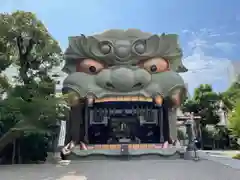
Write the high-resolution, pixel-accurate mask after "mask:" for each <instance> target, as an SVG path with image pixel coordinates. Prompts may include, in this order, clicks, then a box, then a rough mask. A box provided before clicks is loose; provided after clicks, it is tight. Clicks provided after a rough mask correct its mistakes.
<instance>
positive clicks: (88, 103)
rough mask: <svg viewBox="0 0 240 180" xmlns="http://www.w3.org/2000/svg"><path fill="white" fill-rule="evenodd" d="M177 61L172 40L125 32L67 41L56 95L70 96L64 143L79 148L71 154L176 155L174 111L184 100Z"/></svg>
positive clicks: (175, 42) (177, 50)
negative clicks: (59, 91) (63, 75)
mask: <svg viewBox="0 0 240 180" xmlns="http://www.w3.org/2000/svg"><path fill="white" fill-rule="evenodd" d="M181 59H182V50H181V48H180V47H179V44H178V36H177V35H176V34H164V33H163V34H161V35H157V34H151V33H146V32H142V31H140V30H137V29H128V30H126V31H124V30H108V31H105V32H103V33H101V34H95V35H92V36H84V35H81V36H73V37H69V46H68V48H67V50H66V52H65V60H66V64H65V66H64V68H63V71H64V72H66V73H67V74H68V76H67V77H66V79H65V80H64V82H63V89H62V92H63V93H64V94H70V95H71V96H70V97H71V98H70V99H69V102H71V103H70V104H71V106H72V107H71V113H70V118H69V120H68V121H67V134H66V141H65V142H66V144H67V143H69V142H72V143H73V144H74V145H77V144H79V145H81V147H82V145H84V148H85V149H84V150H85V151H81V150H80V148H77V149H76V148H75V149H74V150H73V151H72V152H73V153H75V155H83V154H84V153H85V155H86V154H92V153H93V154H94V153H103V154H114V153H115V154H118V153H120V154H121V152H120V151H118V149H119V147H122V146H123V147H125V146H124V145H126V144H128V146H127V151H128V153H130V154H131V153H132V154H134V153H135V154H136V153H144V152H149V151H151V152H156V153H158V154H161V155H165V154H166V155H170V154H174V153H176V151H177V148H175V146H174V145H175V142H176V140H177V127H176V109H177V108H178V107H179V106H180V104H181V103H182V102H183V99H184V97H185V96H186V87H185V83H184V81H183V79H182V77H181V76H180V75H179V73H180V72H186V71H187V69H186V68H185V67H184V65H183V64H182V60H181ZM169 144H170V145H169ZM159 147H164V148H160V149H159ZM86 149H88V151H86ZM93 149H94V150H93ZM139 149H142V150H141V151H137V150H139ZM143 149H145V150H143ZM123 151H125V150H124V149H123Z"/></svg>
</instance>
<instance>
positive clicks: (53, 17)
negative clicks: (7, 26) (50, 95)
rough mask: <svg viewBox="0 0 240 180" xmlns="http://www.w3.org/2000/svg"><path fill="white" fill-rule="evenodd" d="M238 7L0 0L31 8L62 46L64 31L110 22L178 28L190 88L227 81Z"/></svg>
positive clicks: (239, 30)
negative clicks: (187, 69)
mask: <svg viewBox="0 0 240 180" xmlns="http://www.w3.org/2000/svg"><path fill="white" fill-rule="evenodd" d="M230 2H231V3H230ZM239 7H240V1H238V0H231V1H226V0H201V1H200V0H199V1H197V0H195V1H194V0H138V1H137V0H121V1H120V0H86V1H85V0H38V1H36V0H35V1H34V0H1V6H0V12H11V11H14V10H26V11H32V12H35V13H36V14H37V16H38V18H39V19H41V20H42V21H43V22H44V24H45V25H46V26H47V27H48V30H49V31H50V33H51V34H52V35H53V36H54V38H55V39H57V40H58V41H59V42H60V45H61V47H62V48H63V49H65V48H66V47H67V44H68V42H67V41H68V39H67V37H68V36H71V35H72V36H74V35H79V34H87V35H89V34H91V33H96V32H101V31H104V30H106V29H110V28H123V29H127V28H139V29H141V30H143V31H148V32H153V33H162V32H166V33H177V34H179V36H180V43H181V45H182V47H183V50H184V60H183V61H184V64H185V65H186V66H187V67H188V68H189V69H190V71H189V72H188V73H185V74H183V77H184V79H185V80H186V82H187V83H188V85H189V90H190V92H192V91H193V89H194V88H195V87H196V86H198V85H199V84H201V83H210V84H212V85H213V87H214V89H215V90H216V91H223V90H225V89H226V88H227V87H228V85H229V71H232V68H231V66H230V64H231V61H238V60H239V57H238V52H240V12H239V11H238V9H239ZM239 68H240V67H239Z"/></svg>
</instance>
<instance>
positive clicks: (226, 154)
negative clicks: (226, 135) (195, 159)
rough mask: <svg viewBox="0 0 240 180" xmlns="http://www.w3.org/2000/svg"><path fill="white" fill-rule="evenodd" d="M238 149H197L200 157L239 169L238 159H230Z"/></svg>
mask: <svg viewBox="0 0 240 180" xmlns="http://www.w3.org/2000/svg"><path fill="white" fill-rule="evenodd" d="M237 153H240V152H239V151H199V154H200V156H201V158H203V159H207V160H210V161H214V162H217V163H221V164H223V165H226V166H230V167H231V168H235V169H238V170H240V160H237V159H232V156H233V155H235V154H237Z"/></svg>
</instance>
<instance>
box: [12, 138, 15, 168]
mask: <svg viewBox="0 0 240 180" xmlns="http://www.w3.org/2000/svg"><path fill="white" fill-rule="evenodd" d="M15 158H16V139H14V140H13V149H12V164H15Z"/></svg>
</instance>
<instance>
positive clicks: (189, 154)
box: [184, 151, 199, 161]
mask: <svg viewBox="0 0 240 180" xmlns="http://www.w3.org/2000/svg"><path fill="white" fill-rule="evenodd" d="M184 159H185V160H194V161H198V160H199V155H198V152H194V151H186V152H185V153H184Z"/></svg>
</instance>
